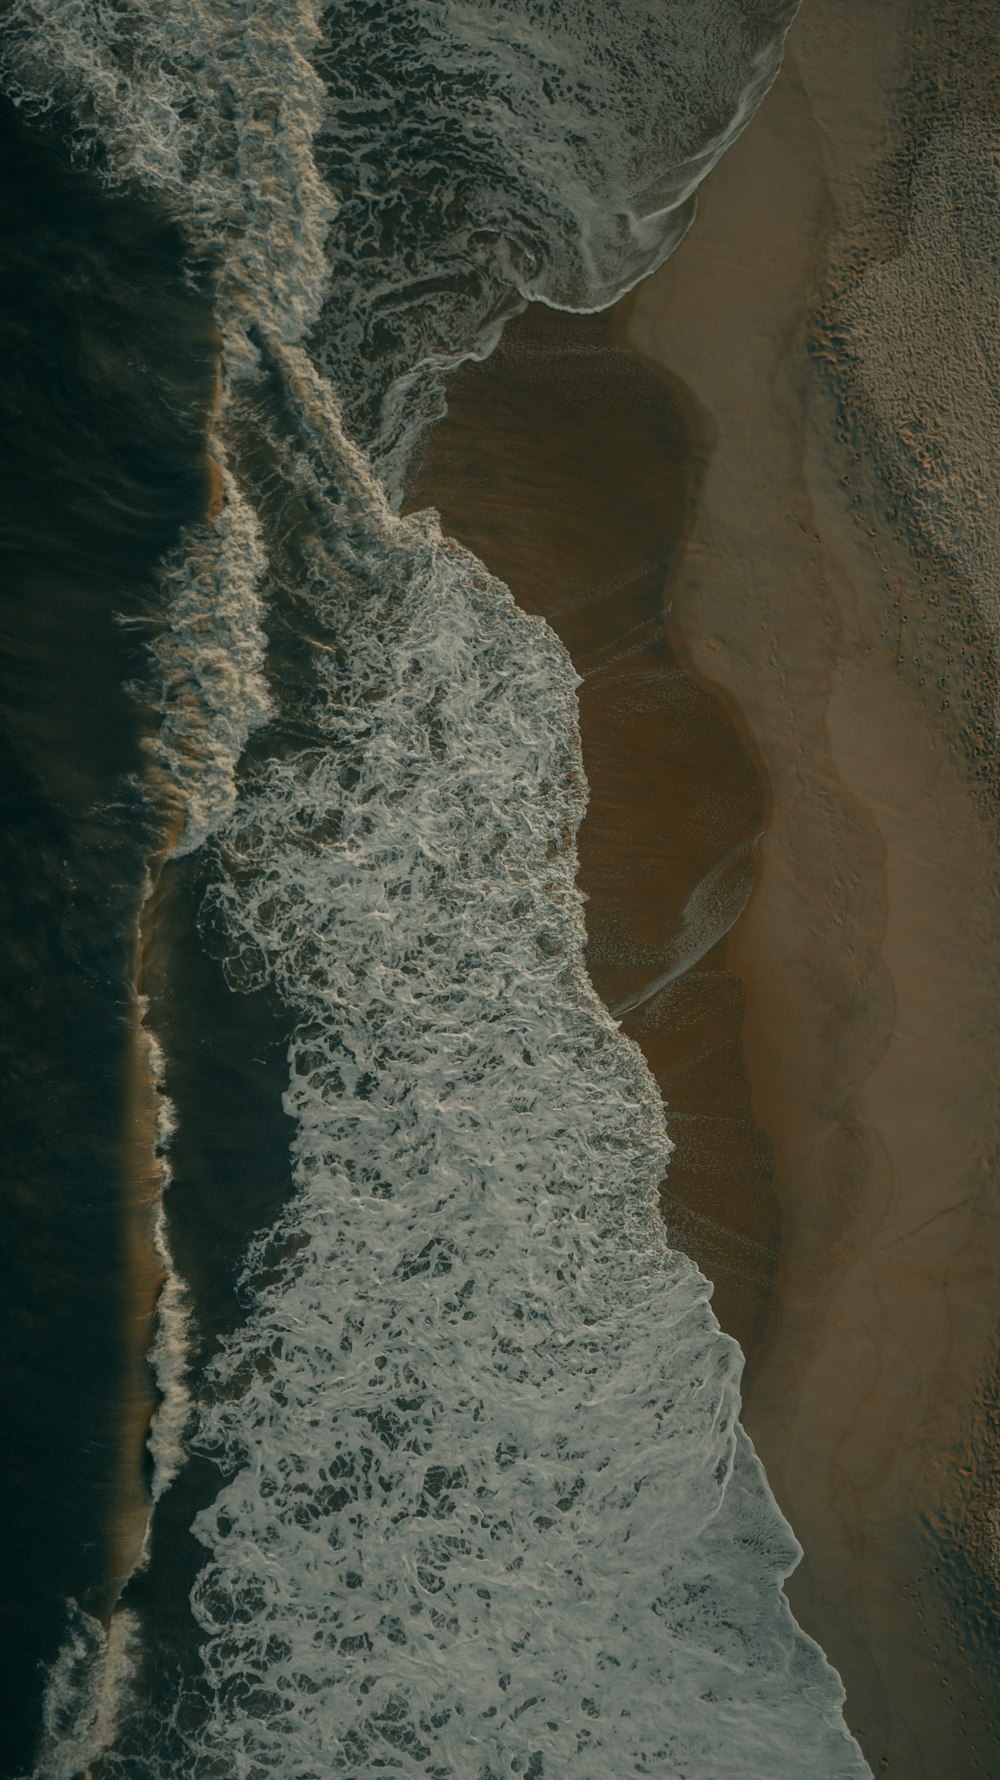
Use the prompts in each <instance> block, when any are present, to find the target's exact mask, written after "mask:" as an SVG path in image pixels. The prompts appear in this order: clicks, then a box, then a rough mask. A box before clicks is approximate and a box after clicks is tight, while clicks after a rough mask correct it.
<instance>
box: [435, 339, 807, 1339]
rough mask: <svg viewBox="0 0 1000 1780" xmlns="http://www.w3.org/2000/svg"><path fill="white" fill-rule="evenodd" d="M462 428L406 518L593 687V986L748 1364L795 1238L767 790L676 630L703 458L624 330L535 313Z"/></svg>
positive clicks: (589, 848)
mask: <svg viewBox="0 0 1000 1780" xmlns="http://www.w3.org/2000/svg"><path fill="white" fill-rule="evenodd" d="M448 409H449V411H448V416H447V419H446V420H444V421H443V422H442V423H441V424H440V425H439V426H438V427H437V428H436V429H435V431H434V433H433V434H432V435H431V437H430V438H429V439H428V440H427V441H426V443H425V447H424V451H423V455H422V458H421V461H420V462H419V464H418V465H417V466H416V468H415V470H414V473H413V474H412V476H411V480H410V484H409V487H408V490H407V505H408V507H411V508H416V507H422V506H435V507H437V509H438V510H439V512H440V514H441V519H442V524H443V527H444V529H445V531H446V532H449V533H450V534H452V535H453V536H456V537H458V538H460V539H461V541H462V542H463V543H464V544H466V545H467V546H468V547H469V548H470V549H472V550H474V551H475V552H476V554H477V555H478V556H480V557H481V558H482V560H484V561H485V562H486V563H487V564H488V565H489V567H490V568H491V569H492V570H493V571H494V572H495V573H496V574H499V575H500V576H501V577H502V579H503V580H505V581H506V582H507V584H508V586H510V588H511V589H512V591H513V593H514V595H515V597H516V599H517V600H518V602H519V603H520V604H521V605H522V606H523V607H525V608H526V609H527V610H529V611H531V612H541V613H543V614H544V616H545V617H546V618H547V619H548V620H549V621H550V622H551V623H552V625H553V626H554V628H555V629H556V630H557V631H558V633H559V635H560V637H561V638H562V640H563V642H564V643H565V644H566V645H567V647H568V649H569V651H570V654H571V656H572V658H573V662H574V665H575V667H576V669H577V672H578V673H579V674H580V676H581V679H582V685H581V688H580V695H579V696H580V723H581V730H582V736H583V747H584V763H585V769H586V773H587V778H588V781H589V785H590V801H589V806H588V811H587V816H586V819H585V821H584V823H583V826H582V829H581V832H580V837H579V851H580V883H581V885H582V887H583V889H584V890H585V892H586V895H587V898H588V903H587V934H588V951H587V958H588V968H589V970H590V973H591V976H592V978H593V981H594V983H595V985H596V987H597V989H598V991H599V993H600V994H601V996H602V997H603V998H604V1000H605V1001H606V1002H607V1004H608V1006H609V1007H611V1008H612V1009H613V1010H615V1011H616V1012H618V1013H619V1014H620V1015H621V1017H622V1025H623V1029H624V1030H625V1031H626V1032H628V1033H629V1034H630V1035H631V1036H633V1037H634V1038H636V1040H637V1041H638V1043H639V1044H640V1045H641V1046H642V1047H643V1049H644V1051H645V1053H646V1055H647V1058H648V1059H649V1062H650V1065H651V1067H652V1068H653V1071H654V1073H655V1074H656V1076H657V1079H658V1081H659V1082H660V1084H661V1087H662V1089H663V1092H664V1095H665V1098H666V1100H667V1101H668V1103H669V1107H670V1131H671V1136H672V1137H673V1139H674V1142H675V1144H676V1146H677V1148H676V1151H675V1154H674V1156H673V1158H672V1160H671V1166H670V1172H669V1177H668V1179H667V1180H666V1181H665V1183H664V1186H663V1208H664V1215H665V1217H666V1220H667V1223H668V1226H669V1227H670V1229H671V1231H672V1233H673V1235H674V1239H675V1241H676V1242H677V1243H678V1245H679V1246H683V1247H685V1248H687V1249H689V1250H690V1251H691V1252H692V1253H694V1254H695V1255H696V1257H697V1259H698V1260H699V1262H700V1263H701V1265H702V1266H703V1268H704V1269H705V1271H706V1272H707V1273H708V1274H709V1277H710V1278H712V1279H713V1281H714V1282H715V1286H716V1291H715V1308H716V1310H717V1313H718V1314H719V1316H720V1318H721V1320H722V1322H723V1323H724V1325H725V1326H726V1327H727V1328H728V1329H730V1330H731V1331H732V1332H733V1333H735V1334H736V1335H737V1336H738V1337H739V1338H740V1339H741V1340H742V1341H743V1342H744V1344H750V1343H752V1341H753V1339H754V1338H755V1335H756V1334H757V1333H759V1331H760V1329H761V1328H762V1327H763V1323H764V1319H765V1317H766V1313H767V1305H768V1295H769V1292H770V1286H771V1280H772V1275H773V1269H774V1261H775V1256H776V1252H777V1251H776V1240H777V1221H776V1215H775V1206H774V1200H773V1195H772V1193H771V1188H770V1159H769V1155H768V1150H767V1145H766V1142H765V1140H764V1139H763V1138H762V1136H761V1134H760V1132H759V1131H758V1130H757V1128H756V1126H755V1125H754V1121H753V1116H752V1112H751V1109H750V1103H749V1092H748V1085H747V1080H746V1075H745V1071H744V1069H743V1066H742V1059H741V1054H740V1041H739V1027H740V1019H741V1013H742V1000H743V998H742V991H741V987H740V984H739V982H738V980H737V979H736V977H735V976H734V975H733V973H732V971H731V970H730V969H728V967H727V962H726V954H725V934H726V932H727V929H728V928H729V926H730V925H731V922H732V920H733V919H734V918H735V915H736V913H737V912H738V911H739V909H740V908H741V907H742V906H743V904H744V902H745V900H746V897H747V895H748V893H749V889H750V884H751V882H752V876H753V856H754V847H755V843H756V838H757V836H758V834H759V833H760V831H761V828H762V826H763V823H764V819H765V810H766V804H767V791H766V785H765V783H764V782H763V780H762V777H761V773H760V770H759V765H758V763H757V762H756V760H755V759H754V756H753V751H752V747H751V746H750V745H748V742H747V740H746V738H745V737H744V736H742V735H741V727H740V724H739V719H738V716H737V715H736V714H735V713H734V712H733V711H731V709H730V708H729V707H727V704H726V702H725V700H724V698H721V697H719V696H717V695H713V694H712V693H710V692H708V691H707V690H706V689H705V687H704V686H703V685H702V684H701V683H700V682H699V681H698V680H697V679H696V678H694V677H692V676H691V675H690V674H688V673H685V672H684V670H683V669H682V668H681V666H680V665H679V663H678V661H677V658H676V655H675V654H674V652H673V651H672V650H671V648H670V646H669V644H668V642H667V638H666V632H665V626H664V617H663V588H664V585H665V583H666V581H667V580H668V578H669V576H670V572H671V567H672V565H673V563H674V562H675V560H676V559H677V558H678V556H679V554H680V553H681V552H682V550H683V545H684V539H685V535H686V532H687V530H688V527H689V525H690V523H691V520H692V515H693V513H694V511H695V507H696V504H697V488H698V481H699V478H700V475H701V465H702V456H703V454H702V450H701V446H700V443H699V441H698V440H697V439H696V438H694V437H693V436H692V433H691V428H690V417H689V415H688V414H687V412H686V411H685V408H684V406H683V405H682V404H680V403H678V402H677V401H676V400H675V399H674V398H673V397H672V395H671V394H670V392H669V391H668V389H667V388H666V387H665V385H664V383H663V380H662V379H661V378H659V377H658V376H656V375H655V374H653V373H651V372H650V371H649V370H648V369H647V368H646V367H645V366H643V365H642V364H640V363H638V362H637V361H636V360H635V359H634V358H629V357H626V356H625V355H624V354H623V353H621V352H620V351H618V350H617V349H616V348H615V346H614V344H613V342H612V338H611V324H610V321H609V319H608V318H607V317H604V318H600V317H571V316H562V315H556V314H553V313H552V312H550V311H547V310H543V309H538V310H533V311H529V312H528V313H526V314H525V315H523V316H521V317H520V318H518V319H517V320H516V321H514V322H513V323H510V324H509V325H508V328H507V330H506V333H505V335H504V338H503V340H502V342H501V345H500V347H499V348H498V349H497V351H496V352H495V353H494V354H493V355H492V356H491V357H490V358H489V359H487V360H486V361H485V362H484V363H482V364H476V365H468V366H466V367H464V368H463V369H462V370H461V371H460V372H458V373H457V374H456V375H455V376H454V377H453V378H452V379H451V380H450V382H449V388H448Z"/></svg>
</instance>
